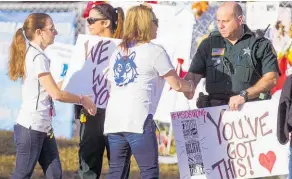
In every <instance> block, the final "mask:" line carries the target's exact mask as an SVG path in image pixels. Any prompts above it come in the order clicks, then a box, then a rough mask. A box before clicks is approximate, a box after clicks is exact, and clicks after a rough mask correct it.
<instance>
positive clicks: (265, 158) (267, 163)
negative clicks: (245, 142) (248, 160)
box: [259, 151, 277, 173]
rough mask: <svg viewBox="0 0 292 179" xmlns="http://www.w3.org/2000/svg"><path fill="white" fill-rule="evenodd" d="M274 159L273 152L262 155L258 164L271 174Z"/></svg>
mask: <svg viewBox="0 0 292 179" xmlns="http://www.w3.org/2000/svg"><path fill="white" fill-rule="evenodd" d="M276 159H277V157H276V155H275V153H274V152H273V151H269V152H268V153H267V154H266V155H265V154H264V153H261V154H260V155H259V162H260V164H261V165H262V166H263V167H265V168H266V169H267V170H269V172H270V173H272V170H273V167H274V164H275V162H276Z"/></svg>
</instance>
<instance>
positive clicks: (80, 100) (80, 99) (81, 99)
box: [78, 95, 83, 106]
mask: <svg viewBox="0 0 292 179" xmlns="http://www.w3.org/2000/svg"><path fill="white" fill-rule="evenodd" d="M82 101H83V96H82V95H79V102H78V104H79V105H81V106H82Z"/></svg>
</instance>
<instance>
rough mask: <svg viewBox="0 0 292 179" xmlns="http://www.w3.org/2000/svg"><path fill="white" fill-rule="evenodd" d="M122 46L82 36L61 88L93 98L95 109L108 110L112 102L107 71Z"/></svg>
mask: <svg viewBox="0 0 292 179" xmlns="http://www.w3.org/2000/svg"><path fill="white" fill-rule="evenodd" d="M119 42H120V40H117V39H110V38H103V37H98V36H90V35H82V34H80V35H79V36H78V39H77V42H76V45H75V48H74V52H73V55H72V59H71V63H70V68H69V69H68V72H67V75H66V77H65V79H64V82H63V86H62V88H63V89H64V90H65V91H68V92H71V93H73V94H79V95H80V94H81V95H92V100H93V101H94V103H95V104H96V106H97V107H99V108H105V107H106V105H107V102H108V98H109V89H108V81H107V79H106V75H107V68H108V65H109V60H110V57H111V54H112V53H113V51H114V50H115V49H116V47H117V45H118V44H119Z"/></svg>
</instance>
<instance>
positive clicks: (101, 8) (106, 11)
mask: <svg viewBox="0 0 292 179" xmlns="http://www.w3.org/2000/svg"><path fill="white" fill-rule="evenodd" d="M92 9H94V10H96V11H98V12H99V13H100V15H101V16H102V17H103V18H105V19H109V20H110V21H111V29H112V31H113V32H114V35H113V38H117V39H120V38H122V35H123V23H124V11H123V9H122V8H120V7H117V8H114V7H113V6H112V5H110V4H108V3H103V4H98V5H97V6H95V7H93V8H92Z"/></svg>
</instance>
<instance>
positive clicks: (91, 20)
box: [87, 17, 106, 25]
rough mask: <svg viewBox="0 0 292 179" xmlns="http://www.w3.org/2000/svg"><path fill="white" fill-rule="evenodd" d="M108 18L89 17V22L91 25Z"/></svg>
mask: <svg viewBox="0 0 292 179" xmlns="http://www.w3.org/2000/svg"><path fill="white" fill-rule="evenodd" d="M101 20H106V19H105V18H95V17H89V18H87V22H88V24H89V25H92V24H94V23H95V22H96V21H101Z"/></svg>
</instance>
